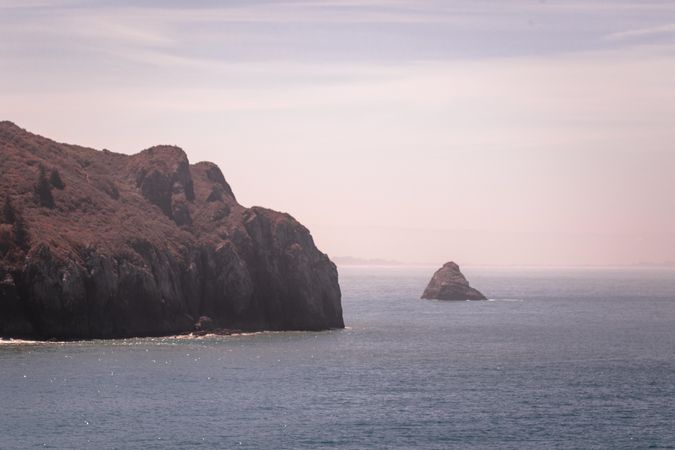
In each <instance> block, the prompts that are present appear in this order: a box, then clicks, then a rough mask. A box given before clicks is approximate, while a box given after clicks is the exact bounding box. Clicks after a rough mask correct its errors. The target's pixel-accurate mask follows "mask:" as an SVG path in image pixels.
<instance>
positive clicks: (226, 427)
mask: <svg viewBox="0 0 675 450" xmlns="http://www.w3.org/2000/svg"><path fill="white" fill-rule="evenodd" d="M434 269H435V268H419V267H417V268H404V267H400V268H356V267H351V268H350V267H344V268H341V269H340V282H341V286H342V290H343V307H344V313H345V320H346V323H347V325H348V328H347V329H345V330H339V331H329V332H322V333H301V332H289V333H259V334H252V335H242V336H227V337H210V338H209V337H207V338H203V339H179V338H161V339H133V340H119V341H90V342H71V343H30V342H29V343H16V342H12V343H7V342H4V343H1V344H0V448H2V449H5V448H157V449H165V448H273V449H277V448H364V447H373V448H413V447H416V448H462V449H466V448H476V449H486V448H517V449H524V448H533V449H534V448H536V449H542V448H640V449H641V448H675V270H647V269H641V270H626V269H622V270H619V269H617V270H609V269H604V270H598V269H593V270H591V269H575V270H571V269H570V270H553V269H541V270H516V269H479V268H475V269H471V268H470V269H466V270H465V274H466V275H467V277H468V278H469V279H470V281H471V282H472V285H474V286H475V287H477V288H479V289H481V290H482V291H483V292H484V293H485V294H486V295H488V296H489V297H490V298H491V299H492V300H491V301H487V302H441V301H427V300H419V296H420V294H421V292H422V290H423V289H424V287H425V285H426V283H427V282H428V280H429V278H430V276H431V274H432V273H433V271H434Z"/></svg>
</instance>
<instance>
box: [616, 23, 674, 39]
mask: <svg viewBox="0 0 675 450" xmlns="http://www.w3.org/2000/svg"><path fill="white" fill-rule="evenodd" d="M666 35H673V36H675V23H669V24H665V25H658V26H654V27H648V28H636V29H631V30H626V31H620V32H617V33H611V34H609V35H607V36H606V37H607V39H611V40H624V39H634V38H644V37H652V36H666Z"/></svg>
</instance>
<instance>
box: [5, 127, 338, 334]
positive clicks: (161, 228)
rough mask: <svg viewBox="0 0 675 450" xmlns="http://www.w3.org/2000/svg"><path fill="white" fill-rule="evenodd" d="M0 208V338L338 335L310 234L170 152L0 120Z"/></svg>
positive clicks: (329, 283) (324, 265)
mask: <svg viewBox="0 0 675 450" xmlns="http://www.w3.org/2000/svg"><path fill="white" fill-rule="evenodd" d="M52 172H54V173H58V180H56V177H51V178H49V177H47V176H45V174H48V173H52ZM54 180H56V181H54ZM40 184H42V185H44V186H43V189H42V190H44V191H45V192H47V193H49V196H50V198H49V200H50V201H49V202H47V203H45V201H43V199H42V198H41V197H39V196H36V194H35V190H36V188H35V186H39V185H40ZM0 205H2V214H0V337H22V338H31V339H49V338H56V339H81V338H121V337H132V336H161V335H171V334H180V333H186V332H201V333H204V332H211V331H213V330H229V331H228V332H230V331H231V330H242V331H259V330H323V329H329V328H342V327H344V323H343V319H342V306H341V294H340V286H339V284H338V273H337V269H336V267H335V264H333V262H331V260H330V259H329V258H328V256H326V255H325V254H324V253H322V252H321V251H319V250H318V249H317V248H316V246H315V245H314V241H313V239H312V236H311V234H310V232H309V230H307V228H305V227H304V226H302V225H301V224H300V223H298V222H297V221H296V220H295V219H294V218H293V217H291V216H290V215H288V214H284V213H280V212H276V211H272V210H269V209H266V208H260V207H252V208H246V207H244V206H242V205H240V204H239V203H238V202H237V200H236V199H235V196H234V194H233V193H232V189H231V188H230V186H229V184H228V183H227V181H226V180H225V177H224V176H223V174H222V172H221V171H220V169H219V168H218V167H217V166H216V165H215V164H213V163H208V162H200V163H197V164H190V163H189V161H188V158H187V155H186V154H185V152H184V151H183V150H181V149H180V148H178V147H173V146H158V147H153V148H150V149H147V150H145V151H142V152H140V153H138V154H135V155H123V154H117V153H113V152H110V151H107V150H103V151H97V150H93V149H89V148H84V147H79V146H75V145H68V144H61V143H57V142H54V141H51V140H49V139H46V138H43V137H41V136H37V135H34V134H32V133H29V132H27V131H25V130H23V129H21V128H19V127H17V126H16V125H14V124H13V123H11V122H0Z"/></svg>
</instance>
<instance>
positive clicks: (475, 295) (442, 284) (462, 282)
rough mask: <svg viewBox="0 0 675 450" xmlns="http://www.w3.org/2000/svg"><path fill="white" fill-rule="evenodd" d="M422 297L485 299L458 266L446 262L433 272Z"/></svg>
mask: <svg viewBox="0 0 675 450" xmlns="http://www.w3.org/2000/svg"><path fill="white" fill-rule="evenodd" d="M422 298H424V299H436V300H485V299H486V298H485V296H484V295H483V294H481V293H480V292H479V291H477V290H476V289H474V288H472V287H471V286H469V282H468V281H467V280H466V278H465V277H464V275H462V272H460V270H459V266H458V265H457V264H456V263H454V262H447V263H445V264H444V265H443V267H441V268H440V269H438V270H437V271H436V273H434V276H433V277H432V278H431V281H429V285H428V286H427V288H426V289H425V290H424V293H423V294H422Z"/></svg>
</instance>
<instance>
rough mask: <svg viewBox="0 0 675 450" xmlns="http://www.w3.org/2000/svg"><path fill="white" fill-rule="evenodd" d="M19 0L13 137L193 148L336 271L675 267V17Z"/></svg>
mask: <svg viewBox="0 0 675 450" xmlns="http://www.w3.org/2000/svg"><path fill="white" fill-rule="evenodd" d="M158 3H159V2H154V1H138V2H125V1H68V0H63V1H58V0H55V1H39V0H38V1H31V0H0V119H6V120H11V121H14V122H16V123H17V124H18V125H20V126H22V127H24V128H27V129H29V130H30V131H33V132H36V133H39V134H43V135H46V136H48V137H51V138H54V139H56V140H59V141H64V142H70V143H77V144H82V145H86V146H90V147H95V148H108V149H110V150H113V151H118V152H123V153H136V152H138V151H140V150H142V149H143V148H146V147H149V146H151V145H155V144H160V143H167V144H176V145H179V146H181V147H182V148H184V149H185V150H186V152H187V153H188V156H189V157H190V160H191V161H192V162H197V161H200V160H211V161H214V162H216V163H217V164H218V165H219V166H220V167H221V169H222V170H223V172H224V174H225V176H226V178H227V179H228V181H229V182H230V183H231V184H232V186H233V189H234V191H235V194H236V195H237V197H238V199H239V201H240V202H241V203H242V204H244V205H247V206H250V205H254V204H255V205H264V206H268V207H272V208H274V209H278V210H283V211H287V212H289V213H291V214H292V215H294V216H295V217H296V218H297V219H299V220H300V221H301V222H303V223H304V224H305V225H306V226H308V227H309V228H310V230H311V231H312V233H313V235H314V238H315V240H316V242H317V244H318V245H319V247H320V248H321V249H322V250H323V251H325V252H327V253H328V254H330V255H332V256H339V255H351V256H357V257H367V258H386V259H396V260H402V261H409V262H432V263H436V262H442V261H445V260H450V259H454V260H456V261H458V262H460V264H535V265H538V264H546V265H566V264H630V263H634V262H640V261H655V262H659V261H667V260H675V2H673V1H644V2H637V1H599V0H596V1H594V0H583V1H574V0H571V1H521V0H512V1H504V0H500V1H496V0H495V1H480V0H472V1H468V0H460V1H434V0H430V1H425V0H415V1H407V0H400V1H398V0H346V1H338V0H333V1H230V2H217V1H167V2H163V4H164V6H163V7H161V8H160V7H157V6H156V5H157V4H158Z"/></svg>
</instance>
